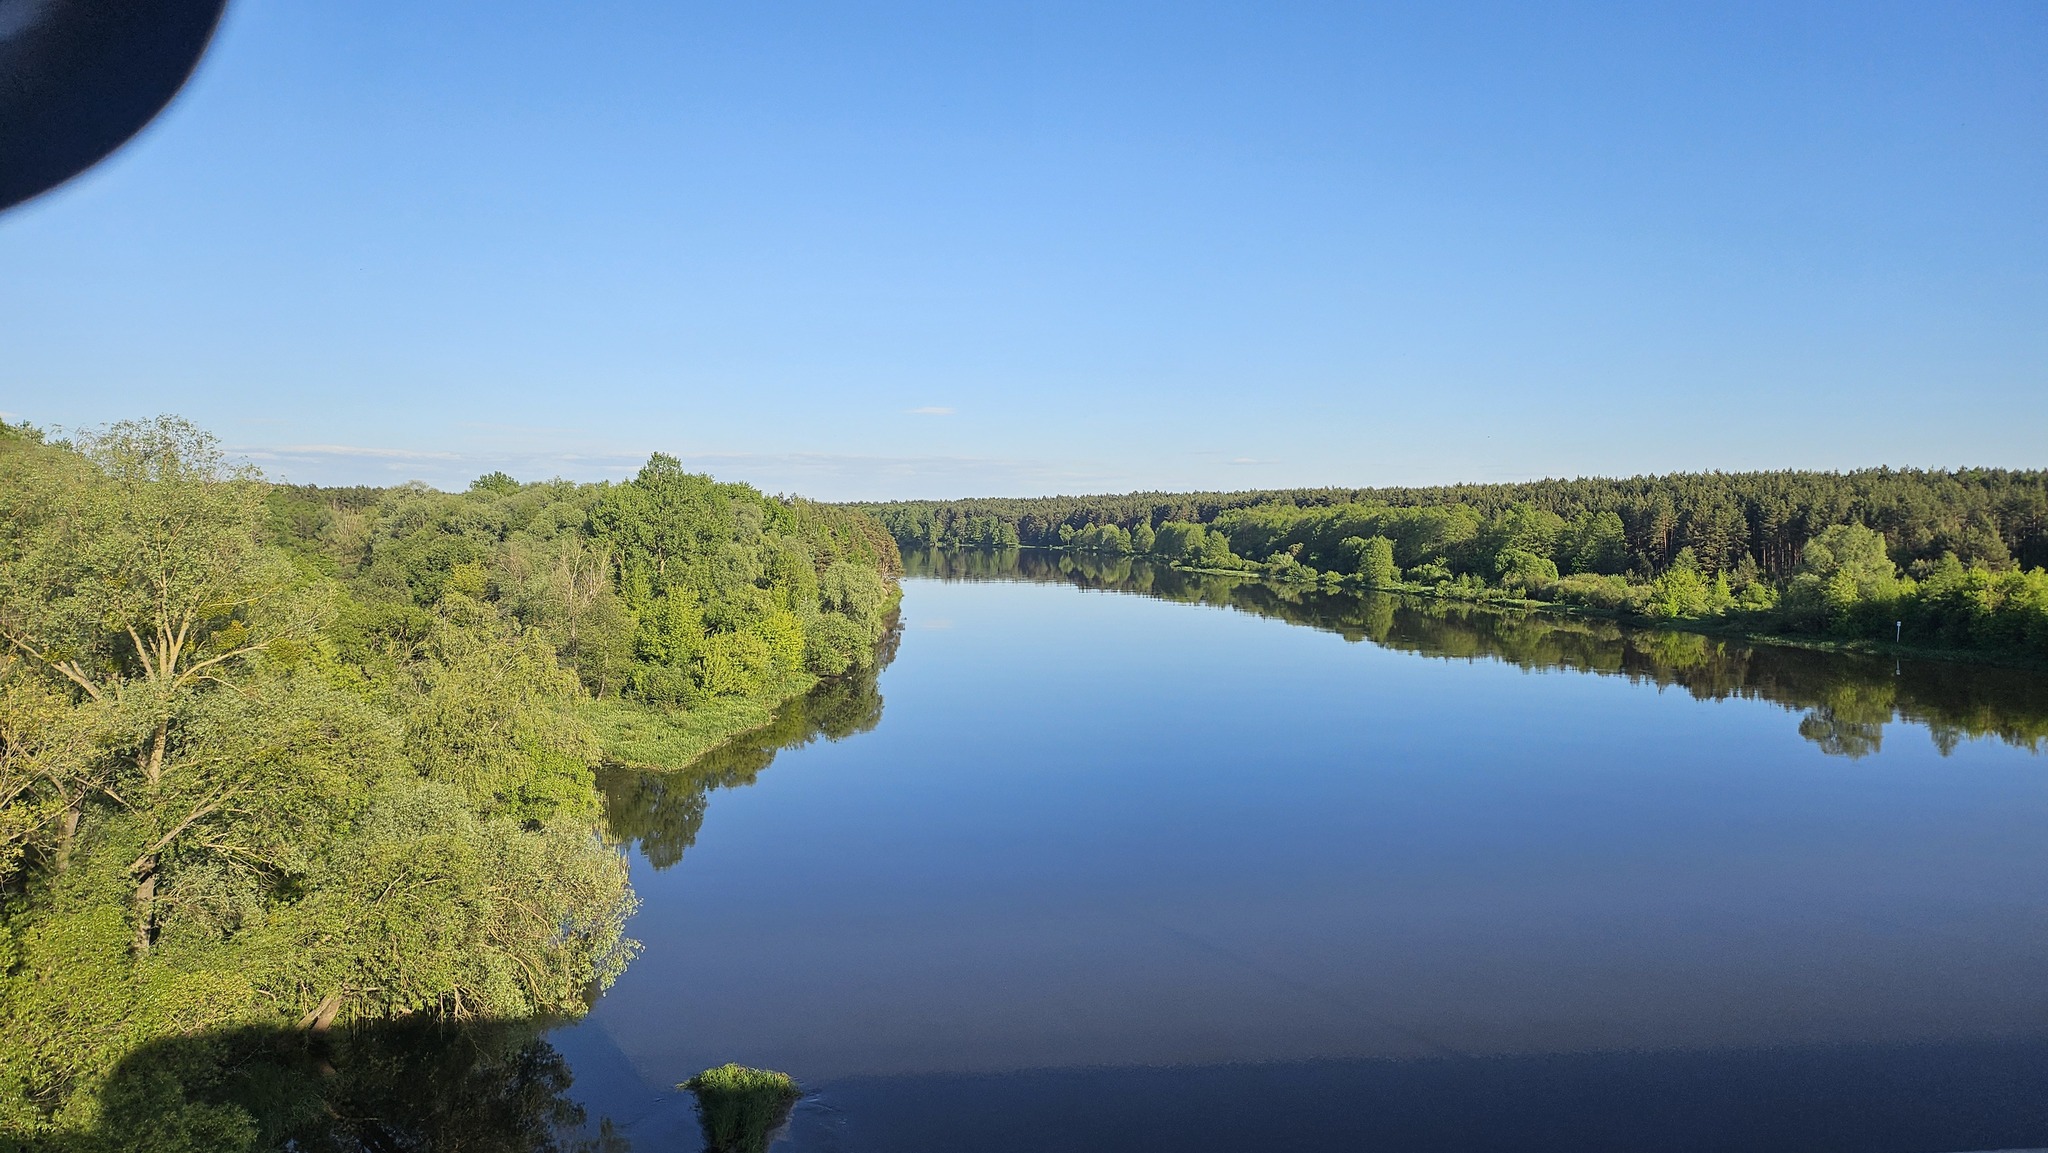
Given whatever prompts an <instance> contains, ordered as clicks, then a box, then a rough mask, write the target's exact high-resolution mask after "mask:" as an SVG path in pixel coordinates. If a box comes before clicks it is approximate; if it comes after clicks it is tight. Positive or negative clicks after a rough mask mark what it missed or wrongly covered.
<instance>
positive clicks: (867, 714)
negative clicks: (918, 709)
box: [597, 625, 902, 869]
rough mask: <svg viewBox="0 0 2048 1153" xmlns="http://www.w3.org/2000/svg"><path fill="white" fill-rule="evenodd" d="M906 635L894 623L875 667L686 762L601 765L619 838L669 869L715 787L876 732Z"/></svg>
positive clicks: (608, 820) (610, 821)
mask: <svg viewBox="0 0 2048 1153" xmlns="http://www.w3.org/2000/svg"><path fill="white" fill-rule="evenodd" d="M901 639H902V632H901V630H900V629H899V628H897V627H894V626H893V625H892V627H891V628H890V629H889V631H888V632H887V633H886V634H884V635H883V637H882V643H881V646H880V648H879V649H878V650H877V656H876V660H875V663H874V666H873V667H872V668H869V669H866V670H864V671H861V672H855V673H849V674H847V675H846V676H842V677H837V678H834V679H832V680H829V681H826V682H824V683H823V684H821V685H819V686H818V687H817V688H816V689H813V690H812V691H811V692H810V693H809V694H807V695H805V696H802V697H798V698H797V699H795V700H793V701H790V702H789V703H787V704H785V705H783V706H782V707H781V708H780V709H778V710H776V713H775V719H774V720H772V721H770V722H769V723H768V724H767V725H766V726H764V727H762V728H759V729H755V730H754V731H752V732H749V733H743V734H741V735H740V736H738V737H736V738H734V739H733V740H731V741H729V742H727V743H726V744H724V745H720V746H719V747H718V748H715V749H713V750H711V751H710V752H709V753H706V754H705V755H704V756H702V757H700V758H699V759H697V760H696V761H695V762H693V763H691V764H689V765H687V766H685V767H683V768H680V769H669V770H664V771H660V772H650V771H647V770H643V769H630V768H625V767H623V766H619V765H607V766H605V767H603V768H601V769H599V770H598V773H597V786H598V789H599V791H601V792H602V793H603V794H604V812H605V824H606V826H607V827H608V828H609V829H610V830H611V835H612V837H613V838H614V839H615V840H617V841H618V842H619V843H621V844H630V845H633V846H635V847H637V848H638V849H639V850H640V852H641V853H642V854H643V855H644V856H645V857H646V858H647V863H648V864H650V865H653V866H654V867H655V868H657V869H666V868H669V867H670V866H672V865H674V864H675V863H676V862H678V861H680V860H682V859H683V853H684V852H685V851H686V850H688V849H689V847H690V846H691V845H693V844H695V843H696V841H697V833H698V831H699V830H700V829H702V828H703V826H704V811H705V808H706V807H707V806H708V805H709V803H710V798H711V793H712V791H713V790H716V789H733V788H739V787H741V786H744V785H751V784H753V783H754V779H755V778H756V777H757V776H759V775H760V773H761V770H763V769H765V768H767V767H768V766H769V764H770V763H772V762H773V761H774V760H775V757H776V755H777V754H779V753H781V752H782V751H783V750H785V749H797V748H802V747H803V746H805V745H808V744H810V743H812V742H813V741H817V740H819V739H821V738H822V739H824V740H828V741H839V740H845V739H846V738H847V737H850V736H854V735H855V734H858V733H866V732H872V731H874V728H875V726H876V725H879V724H881V723H882V693H881V690H880V689H879V688H878V687H877V684H876V679H877V677H879V676H880V674H881V671H882V670H883V669H885V668H887V667H888V665H889V662H890V661H892V660H894V659H895V657H896V649H897V645H898V644H899V642H900V641H901Z"/></svg>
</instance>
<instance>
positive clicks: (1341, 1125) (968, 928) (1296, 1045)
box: [553, 552, 2048, 1150]
mask: <svg viewBox="0 0 2048 1153" xmlns="http://www.w3.org/2000/svg"><path fill="white" fill-rule="evenodd" d="M911 559H912V562H913V564H912V571H913V573H918V572H923V573H925V574H927V575H926V576H924V577H921V578H919V579H913V580H912V581H910V582H909V583H908V585H907V596H906V599H905V603H904V610H903V617H904V629H905V632H904V635H903V637H902V640H901V652H900V655H899V656H898V657H897V658H896V660H895V661H894V663H893V664H891V665H890V666H889V667H888V668H887V670H886V671H885V672H883V673H882V674H881V677H880V681H879V685H878V686H876V685H862V684H858V683H856V684H850V685H843V686H839V687H838V688H837V689H835V690H833V691H832V692H828V693H826V694H824V695H823V696H821V697H820V698H818V699H817V700H814V701H812V702H809V703H808V704H807V705H806V706H805V707H804V708H803V709H800V710H794V711H793V712H792V713H791V714H790V715H789V716H786V717H785V719H784V723H783V725H782V726H781V729H780V730H779V731H776V732H772V733H769V734H764V735H763V736H762V737H761V738H759V739H757V740H755V741H753V742H751V743H749V744H746V745H743V746H740V747H737V748H735V749H734V750H731V751H729V752H728V753H726V754H724V755H723V756H722V757H721V758H717V759H715V760H714V761H713V762H712V763H709V764H707V765H703V766H699V767H698V768H697V769H695V770H692V771H691V772H690V773H689V774H688V775H687V776H685V777H681V778H678V777H674V776H671V777H669V778H666V779H656V780H646V779H643V778H641V777H639V776H638V775H637V774H613V775H612V776H611V777H609V778H608V779H607V781H606V786H607V791H608V794H609V795H610V796H611V798H612V801H613V806H614V819H615V822H616V824H617V827H618V829H619V831H620V832H621V833H622V835H627V836H631V837H633V838H635V839H636V841H637V842H638V843H639V847H640V848H641V849H642V851H640V852H637V853H636V854H635V866H634V883H635V885H636V887H637V888H638V890H639V892H640V894H641V896H642V898H643V900H644V902H645V906H644V908H643V910H642V911H641V913H640V914H639V916H638V918H637V920H636V921H635V923H634V926H633V932H634V935H635V936H636V937H638V938H639V939H640V940H642V941H643V942H645V944H646V950H645V952H644V953H643V954H642V955H641V956H640V957H639V959H638V960H637V961H636V962H635V963H634V965H633V967H632V969H631V971H630V972H629V973H628V974H627V975H626V976H625V978H624V979H623V980H621V981H620V983H619V985H618V986H617V988H615V989H614V990H613V991H612V992H611V993H609V994H608V995H607V996H606V997H605V998H604V999H603V1000H602V1001H601V1002H600V1003H599V1004H598V1006H597V1008H596V1009H595V1011H594V1012H593V1013H592V1014H591V1016H590V1018H589V1019H588V1020H586V1021H585V1022H583V1023H582V1024H580V1025H578V1026H576V1027H574V1028H571V1029H567V1030H563V1031H560V1032H557V1033H556V1034H554V1037H553V1039H554V1041H555V1043H556V1045H557V1046H558V1047H560V1048H561V1050H562V1051H563V1052H564V1053H565V1054H566V1055H567V1056H568V1057H569V1058H570V1060H571V1063H572V1065H573V1066H574V1069H575V1072H576V1089H575V1093H576V1095H577V1096H578V1097H579V1098H580V1099H582V1100H583V1101H585V1102H586V1103H587V1104H588V1105H589V1106H590V1107H591V1110H592V1113H593V1115H599V1114H604V1115H610V1116H612V1117H613V1118H614V1119H616V1120H618V1121H619V1122H621V1123H622V1124H623V1125H624V1127H625V1130H626V1132H627V1133H628V1134H629V1135H630V1136H631V1137H632V1138H633V1141H634V1144H635V1147H636V1148H668V1147H669V1143H670V1142H674V1143H676V1144H681V1145H686V1146H687V1145H688V1143H689V1142H690V1141H692V1140H693V1138H694V1131H695V1130H694V1123H693V1122H692V1121H691V1118H690V1111H689V1103H688V1099H687V1097H686V1096H683V1095H678V1094H675V1093H673V1092H671V1091H669V1090H668V1086H670V1085H672V1084H673V1083H674V1082H675V1081H678V1080H681V1079H682V1078H684V1077H687V1076H688V1075H690V1074H691V1073H693V1072H695V1071H696V1070H698V1069H701V1068H703V1067H705V1066H707V1065H712V1064H717V1063H721V1062H724V1061H728V1060H738V1061H742V1062H746V1063H749V1064H757V1065H765V1066H769V1067H773V1068H779V1069H785V1070H788V1071H789V1072H791V1073H793V1074H794V1075H796V1076H797V1077H798V1079H799V1080H800V1081H802V1082H804V1083H805V1084H806V1085H807V1086H811V1087H814V1088H816V1089H818V1090H819V1094H818V1096H817V1097H816V1098H815V1099H814V1100H811V1101H808V1102H806V1104H805V1105H804V1106H802V1107H800V1109H799V1112H798V1117H797V1121H796V1125H795V1134H794V1137H793V1139H792V1140H791V1141H790V1142H789V1143H788V1144H787V1145H786V1146H785V1148H791V1149H804V1150H823V1149H846V1150H860V1149H878V1150H879V1149H892V1150H906V1149H907V1150H919V1149H934V1150H936V1149H941V1148H961V1147H976V1148H983V1149H1009V1148H1016V1149H1019V1150H1022V1149H1047V1148H1061V1149H1076V1150H1083V1149H1122V1148H1130V1147H1134V1146H1133V1145H1132V1144H1131V1142H1133V1141H1137V1142H1140V1144H1139V1145H1138V1146H1135V1147H1144V1145H1145V1144H1147V1143H1149V1142H1152V1141H1167V1140H1168V1138H1169V1137H1170V1142H1169V1143H1168V1144H1161V1145H1158V1146H1157V1147H1161V1148H1166V1147H1171V1148H1193V1149H1202V1148H1216V1149H1241V1148H1247V1147H1267V1148H1300V1149H1317V1148H1333V1149H1334V1148H1350V1147H1356V1145H1357V1143H1358V1142H1360V1141H1369V1140H1376V1139H1377V1140H1386V1141H1392V1142H1395V1145H1394V1147H1403V1148H1406V1147H1440V1148H1493V1147H1500V1148H1549V1147H1556V1148H1605V1147H1615V1148H1621V1147H1630V1148H1657V1147H1662V1148H1688V1149H1690V1148H1700V1149H1713V1148H1733V1147H1738V1146H1741V1145H1749V1146H1754V1147H1770V1146H1776V1147H1783V1148H1829V1147H1839V1148H1845V1149H1846V1148H1858V1149H1865V1148H1896V1149H1901V1150H1911V1149H1926V1150H1933V1149H1941V1148H1951V1149H1963V1148H1976V1147H1986V1146H1995V1145H2000V1144H2005V1145H2013V1144H2022V1143H2032V1144H2042V1143H2048V1116H2044V1114H2048V1091H2044V1090H2048V1084H2044V1078H2043V1075H2042V1073H2041V1070H2042V1069H2044V1068H2048V1046H2044V1044H2043V1043H2044V1041H2048V980H2044V978H2048V917H2044V910H2048V869H2044V868H2043V865H2044V864H2048V837H2044V835H2043V834H2044V833H2048V811H2044V805H2043V802H2044V800H2048V772H2044V769H2048V762H2044V761H2043V760H2042V759H2041V758H2040V757H2038V756H2037V755H2035V752H2036V750H2037V749H2038V748H2039V747H2040V744H2039V737H2038V736H2037V735H2036V734H2040V733H2042V732H2044V731H2048V693H2044V690H2043V687H2042V685H2041V680H2042V678H2040V677H2039V676H2038V675H2035V674H2028V673H2022V672H2014V671H2010V670H1990V669H1981V668H1979V669H1971V668H1965V667H1961V666H1949V665H1940V664H1932V663H1914V662H1906V663H1903V664H1898V665H1895V664H1894V662H1891V661H1872V660H1863V659H1847V658H1842V657H1835V656H1823V655H1819V654H1812V653H1805V652H1799V651H1796V650H1786V649H1749V648H1746V647H1744V646H1739V645H1732V644H1727V643H1721V642H1714V641H1708V640H1705V639H1703V638H1698V637H1688V636H1683V635H1679V634H1658V633H1649V634H1632V633H1629V632H1627V631H1625V630H1621V629H1617V628H1613V627H1611V626H1607V625H1604V624H1599V623H1585V622H1559V621H1556V620H1554V619H1545V618H1537V617H1509V616H1502V615H1499V614H1494V613H1487V612H1479V611H1474V610H1471V609H1468V608H1465V607H1463V606H1458V605H1449V604H1443V603H1438V602H1429V601H1401V602H1396V601H1394V600H1392V599H1386V598H1373V599H1368V598H1358V597H1349V596H1336V595H1328V594H1318V593H1313V592H1310V593H1305V594H1304V593H1293V592H1288V591H1286V590H1278V589H1273V588H1270V587H1268V586H1263V585H1257V584H1246V583H1244V582H1235V581H1229V580H1221V579H1210V580H1204V579H1202V578H1190V577H1186V576H1184V575H1182V574H1176V573H1170V572H1156V571H1152V570H1149V569H1146V568H1145V567H1144V566H1142V565H1139V566H1136V567H1135V568H1134V567H1132V566H1130V565H1128V564H1119V565H1111V566H1092V565H1082V566H1078V567H1077V566H1075V565H1073V564H1072V563H1071V562H1069V563H1067V564H1066V565H1065V566H1064V567H1063V566H1062V564H1061V563H1060V561H1061V558H1056V557H1051V558H1049V557H1048V556H1047V555H1046V554H1034V553H1028V552H1027V553H1024V554H1010V556H1009V557H1008V558H990V557H967V558H957V557H956V558H930V557H926V558H911ZM975 568H980V569H981V570H982V571H979V572H976V571H965V572H963V571H961V570H962V569H968V570H972V569H975ZM936 576H944V577H948V578H951V579H935V577H936ZM1077 584H1078V585H1081V586H1082V587H1084V588H1087V587H1090V586H1094V587H1096V588H1099V589H1121V590H1124V591H1134V592H1147V593H1150V594H1151V595H1150V596H1128V595H1117V594H1116V593H1114V592H1101V591H1096V592H1077V591H1076V589H1075V588H1074V587H1073V586H1074V585H1077ZM1164 600H1185V601H1192V602H1196V603H1209V604H1211V605H1229V606H1232V607H1234V608H1236V609H1240V610H1245V611H1216V609H1215V608H1213V607H1212V608H1209V609H1201V608H1193V607H1188V606H1186V605H1181V604H1169V603H1162V602H1163V601H1164ZM1262 618H1278V619H1283V620H1289V621H1294V622H1296V623H1306V624H1311V625H1314V626H1316V627H1311V628H1290V627H1283V626H1282V625H1280V624H1278V623H1276V620H1275V619H1262ZM1445 658H1451V659H1445ZM1583 672H1599V673H1611V674H1617V675H1581V674H1582V673H1583ZM885 698H886V710H887V713H886V722H885V723H879V724H878V723H877V722H878V721H880V720H881V717H882V709H883V701H884V699H885ZM870 729H871V730H872V731H868V730H870ZM820 733H822V735H825V736H829V737H844V736H851V735H853V734H855V733H860V734H862V735H860V736H859V737H858V739H851V740H828V741H814V742H812V743H809V744H808V745H807V746H806V747H802V748H800V749H795V750H791V751H786V752H783V753H781V754H780V755H779V756H777V755H776V754H775V752H774V750H775V748H776V747H777V746H779V745H782V744H786V743H791V742H799V741H804V740H806V738H809V737H812V736H814V735H818V734H820ZM771 760H772V761H773V765H772V768H771V767H769V762H770V761H771ZM764 770H765V771H764ZM706 786H710V787H714V788H715V791H713V792H711V793H710V794H709V799H708V815H707V810H706V802H705V797H706V794H705V792H704V787H706ZM736 786H745V787H736ZM693 840H694V843H692V841H693ZM685 850H687V851H686V852H685ZM679 861H680V864H678V862H679ZM670 866H675V867H670ZM1247 1063H1256V1065H1257V1066H1258V1067H1257V1068H1256V1069H1246V1068H1244V1066H1245V1065H1246V1064H1247ZM1930 1070H1938V1071H1942V1072H1941V1074H1940V1075H1939V1076H1931V1075H1930V1073H1929V1071H1930ZM1020 1071H1031V1072H1020ZM1801 1078H1806V1079H1809V1080H1810V1081H1811V1083H1810V1084H1805V1085H1804V1087H1803V1088H1801V1087H1800V1086H1801V1085H1802V1081H1801ZM1247 1086H1258V1088H1257V1089H1256V1090H1255V1091H1253V1092H1251V1093H1250V1094H1249V1095H1248V1096H1246V1097H1245V1098H1243V1099H1242V1100H1238V1099H1237V1098H1235V1097H1234V1096H1233V1094H1235V1093H1239V1092H1245V1091H1246V1089H1247ZM1253 1114H1259V1115H1261V1119H1260V1120H1258V1121H1257V1122H1256V1123H1254V1122H1253V1121H1252V1120H1251V1117H1252V1115H1253ZM1246 1126H1249V1127H1248V1128H1247V1127H1246ZM1546 1134H1547V1136H1546ZM1248 1140H1251V1141H1254V1142H1255V1144H1253V1145H1251V1146H1247V1145H1246V1141H1248ZM962 1142H965V1143H966V1144H962ZM1517 1142H1519V1144H1517ZM1758 1142H1762V1143H1763V1144H1762V1145H1761V1146H1758V1145H1757V1143H1758Z"/></svg>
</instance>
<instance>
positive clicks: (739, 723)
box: [579, 676, 818, 769]
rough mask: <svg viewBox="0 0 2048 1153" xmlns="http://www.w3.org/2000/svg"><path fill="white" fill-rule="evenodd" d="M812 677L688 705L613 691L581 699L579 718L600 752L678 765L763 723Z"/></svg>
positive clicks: (638, 764) (648, 764)
mask: <svg viewBox="0 0 2048 1153" xmlns="http://www.w3.org/2000/svg"><path fill="white" fill-rule="evenodd" d="M817 683H818V681H817V678H816V677H811V676H793V677H790V678H789V679H788V680H785V681H782V682H780V683H778V684H775V685H771V686H768V687H766V688H764V689H762V690H761V691H760V692H758V693H754V694H752V695H750V696H744V697H718V698H716V699H714V700H709V701H705V702H704V703H702V704H699V705H693V706H691V707H689V708H687V709H685V708H673V707H668V706H662V705H650V704H647V703H645V702H642V701H633V700H625V699H623V698H620V697H611V698H608V699H605V700H593V701H585V702H584V703H583V704H582V705H581V706H580V708H579V711H580V712H581V713H582V715H583V719H584V720H586V721H588V722H589V723H590V727H591V728H592V729H594V730H596V732H597V738H598V741H599V743H600V744H602V745H603V746H604V757H605V759H606V760H608V761H611V762H613V763H615V764H620V765H626V766H629V767H631V768H636V769H680V768H683V767H684V766H686V765H688V764H690V763H691V762H692V761H695V760H696V759H697V758H699V757H701V756H703V755H704V754H705V753H708V752H710V751H711V750H712V749H715V748H717V747H718V746H720V745H722V744H724V743H725V742H727V741H729V740H731V739H733V738H734V737H736V736H739V735H740V734H741V733H745V732H751V731H753V730H754V729H758V728H760V727H761V726H763V725H765V724H767V723H768V722H769V721H771V720H773V719H774V718H775V710H776V708H777V707H779V706H780V705H782V703H783V702H785V701H788V700H790V699H791V698H793V697H797V696H801V695H802V694H804V693H806V692H809V691H810V690H811V688H812V687H813V686H815V685H816V684H817Z"/></svg>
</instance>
